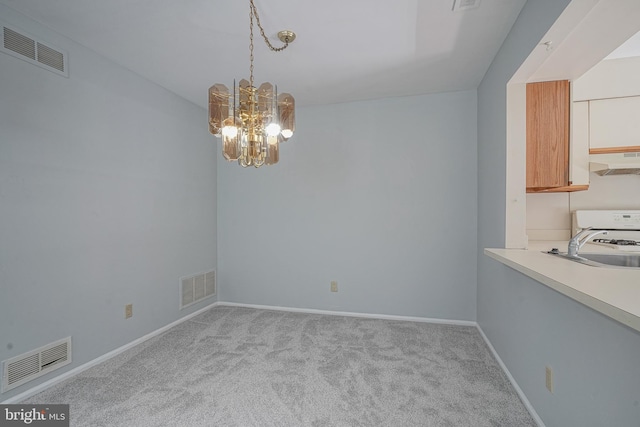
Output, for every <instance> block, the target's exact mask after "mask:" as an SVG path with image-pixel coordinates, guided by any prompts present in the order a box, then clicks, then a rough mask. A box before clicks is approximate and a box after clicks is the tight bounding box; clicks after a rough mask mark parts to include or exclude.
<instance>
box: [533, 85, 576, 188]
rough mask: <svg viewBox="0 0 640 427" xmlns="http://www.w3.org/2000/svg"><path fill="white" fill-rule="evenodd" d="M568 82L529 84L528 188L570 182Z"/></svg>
mask: <svg viewBox="0 0 640 427" xmlns="http://www.w3.org/2000/svg"><path fill="white" fill-rule="evenodd" d="M569 103H570V94H569V81H567V80H560V81H551V82H540V83H529V84H527V190H532V191H533V190H536V189H545V188H554V187H563V186H567V185H569V109H570V105H569Z"/></svg>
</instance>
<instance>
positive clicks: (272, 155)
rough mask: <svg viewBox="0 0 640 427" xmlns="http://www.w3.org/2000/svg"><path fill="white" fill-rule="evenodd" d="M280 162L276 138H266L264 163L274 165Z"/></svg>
mask: <svg viewBox="0 0 640 427" xmlns="http://www.w3.org/2000/svg"><path fill="white" fill-rule="evenodd" d="M278 160H280V146H279V144H278V137H277V136H268V137H267V158H266V160H265V163H266V164H268V165H275V164H276V163H278Z"/></svg>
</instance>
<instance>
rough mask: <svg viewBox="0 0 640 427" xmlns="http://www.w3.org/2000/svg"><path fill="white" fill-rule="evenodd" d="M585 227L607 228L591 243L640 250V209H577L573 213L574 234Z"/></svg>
mask: <svg viewBox="0 0 640 427" xmlns="http://www.w3.org/2000/svg"><path fill="white" fill-rule="evenodd" d="M585 228H592V229H594V230H607V231H608V233H607V234H606V235H602V234H600V235H597V236H595V237H594V238H593V239H592V240H591V241H589V243H592V244H596V245H601V246H606V247H608V248H610V249H614V250H618V251H626V252H640V211H637V210H577V211H574V212H573V215H572V235H575V234H576V233H578V232H579V231H581V230H583V229H585Z"/></svg>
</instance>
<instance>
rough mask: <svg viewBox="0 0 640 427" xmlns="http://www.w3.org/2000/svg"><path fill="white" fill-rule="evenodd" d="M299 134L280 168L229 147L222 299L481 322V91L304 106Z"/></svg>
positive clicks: (221, 205)
mask: <svg viewBox="0 0 640 427" xmlns="http://www.w3.org/2000/svg"><path fill="white" fill-rule="evenodd" d="M297 129H298V130H297V132H296V134H295V135H294V137H293V138H292V139H291V140H290V141H288V142H286V143H284V144H283V145H282V147H281V150H280V163H279V164H278V165H276V166H264V167H262V168H260V169H250V170H244V169H242V168H241V167H239V166H238V165H237V164H235V163H228V162H226V160H224V159H223V158H222V156H219V165H218V230H219V239H218V245H219V246H218V264H219V275H218V278H219V283H220V290H221V294H220V299H221V300H222V301H230V302H242V303H251V304H265V305H275V306H286V307H299V308H313V309H326V310H338V311H350V312H365V313H378V314H395V315H406V316H423V317H431V318H442V319H457V320H475V317H476V314H475V306H476V301H475V296H476V206H477V200H476V177H477V169H476V156H477V150H476V92H475V91H465V92H455V93H446V94H436V95H429V96H416V97H403V98H393V99H384V100H378V101H368V102H354V103H346V104H337V105H328V106H315V107H306V108H298V110H297ZM461 261H462V262H461ZM332 280H336V281H337V282H338V288H339V291H338V292H337V293H331V292H329V288H330V281H332Z"/></svg>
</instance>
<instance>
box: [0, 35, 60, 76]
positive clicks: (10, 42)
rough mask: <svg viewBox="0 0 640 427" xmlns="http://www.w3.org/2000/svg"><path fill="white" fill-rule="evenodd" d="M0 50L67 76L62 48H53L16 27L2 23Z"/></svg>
mask: <svg viewBox="0 0 640 427" xmlns="http://www.w3.org/2000/svg"><path fill="white" fill-rule="evenodd" d="M0 24H1V23H0ZM0 50H1V51H2V52H4V53H8V54H9V55H11V56H15V57H16V58H20V59H23V60H25V61H27V62H29V63H31V64H34V65H37V66H39V67H41V68H44V69H45V70H49V71H53V72H54V73H56V74H60V75H62V76H64V77H69V72H68V71H67V54H66V53H65V52H64V51H63V50H61V49H58V48H54V47H52V46H51V45H50V44H48V43H44V42H42V41H41V40H38V39H37V38H35V37H32V36H30V35H28V34H27V33H25V32H24V31H22V30H18V29H17V28H10V27H9V26H7V25H4V24H2V48H1V49H0Z"/></svg>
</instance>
